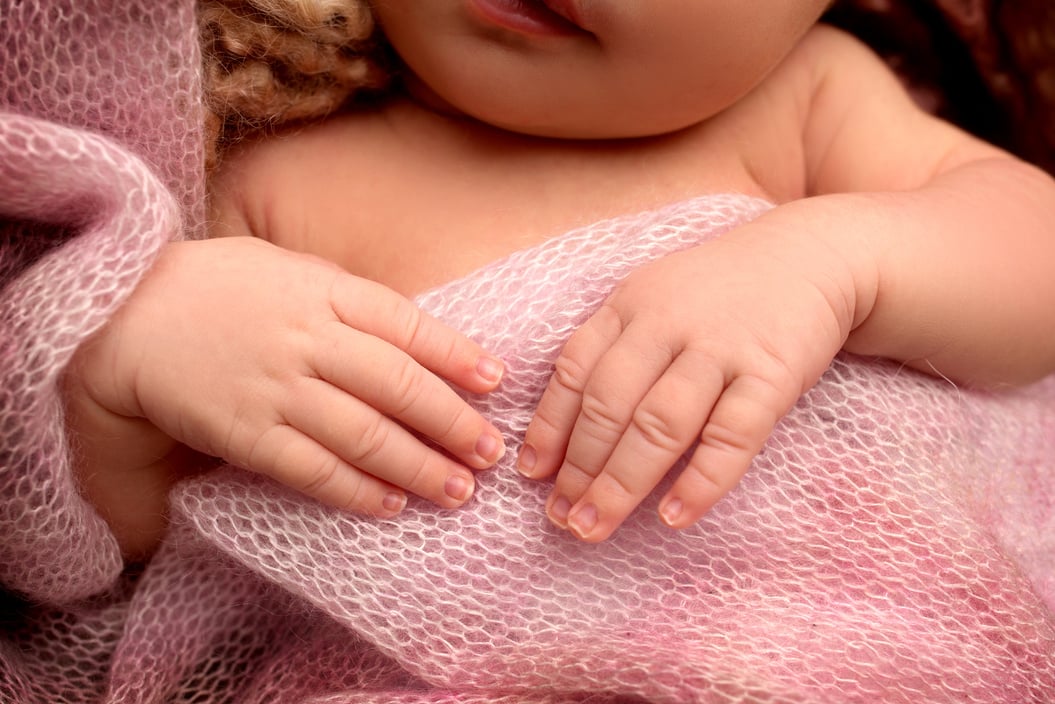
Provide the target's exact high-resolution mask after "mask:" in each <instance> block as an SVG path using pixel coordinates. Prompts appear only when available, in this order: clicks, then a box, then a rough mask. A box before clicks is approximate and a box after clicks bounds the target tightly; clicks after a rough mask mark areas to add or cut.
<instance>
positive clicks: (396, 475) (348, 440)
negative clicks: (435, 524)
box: [284, 379, 475, 508]
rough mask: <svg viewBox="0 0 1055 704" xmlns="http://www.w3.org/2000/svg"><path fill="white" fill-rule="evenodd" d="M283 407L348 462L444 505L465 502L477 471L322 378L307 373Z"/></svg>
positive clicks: (301, 426) (292, 419) (294, 423)
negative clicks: (298, 388)
mask: <svg viewBox="0 0 1055 704" xmlns="http://www.w3.org/2000/svg"><path fill="white" fill-rule="evenodd" d="M303 383H304V384H305V388H303V389H302V390H301V392H300V393H297V394H294V395H291V398H290V401H289V403H288V404H287V406H286V407H285V409H284V415H285V418H286V420H287V421H288V422H289V424H290V425H292V426H293V427H295V428H297V429H298V430H300V431H301V432H303V433H304V434H305V435H308V436H309V437H311V438H314V439H315V440H316V441H318V442H319V444H321V445H323V446H324V447H327V448H329V449H330V450H331V451H332V452H333V453H334V454H335V455H337V456H338V457H340V458H341V460H342V461H344V462H346V463H347V464H349V465H351V466H353V467H356V468H357V469H359V470H362V471H363V472H366V473H368V474H371V475H373V476H375V477H377V478H378V479H381V480H383V481H385V482H388V483H389V484H394V485H396V486H398V487H402V488H404V489H406V490H407V491H409V492H411V493H413V494H416V495H418V496H421V497H422V498H425V499H428V500H429V501H432V502H434V503H436V504H438V505H440V506H443V507H444V508H454V507H456V506H460V505H461V504H463V503H464V502H465V501H466V500H467V499H468V498H469V497H470V496H471V495H472V492H473V488H474V486H475V481H474V479H473V474H472V472H470V471H469V470H468V469H466V468H465V467H463V466H462V465H460V464H458V463H456V462H454V461H453V460H451V459H450V458H448V457H446V456H445V455H443V454H441V453H440V452H437V451H436V450H433V449H431V448H429V447H426V445H425V444H424V443H422V442H421V441H420V440H418V439H417V438H415V437H414V436H413V435H412V434H411V433H410V432H409V431H408V430H406V429H405V428H403V426H401V425H400V424H399V423H396V422H395V421H393V420H392V419H391V418H388V417H386V416H384V415H382V414H381V413H378V412H377V410H375V409H374V408H371V407H370V406H369V405H367V404H365V403H363V402H362V401H361V400H359V399H357V398H355V397H354V396H350V395H348V394H346V393H344V392H343V391H341V390H340V389H338V388H336V387H334V386H331V385H330V384H328V383H326V382H324V381H322V380H321V379H305V380H304V382H303Z"/></svg>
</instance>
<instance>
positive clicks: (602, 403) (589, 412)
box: [580, 392, 625, 434]
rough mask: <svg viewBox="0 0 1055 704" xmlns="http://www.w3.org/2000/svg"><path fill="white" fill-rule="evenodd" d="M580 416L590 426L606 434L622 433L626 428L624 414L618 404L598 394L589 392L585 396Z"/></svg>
mask: <svg viewBox="0 0 1055 704" xmlns="http://www.w3.org/2000/svg"><path fill="white" fill-rule="evenodd" d="M580 414H581V416H582V418H583V419H584V420H586V421H588V422H589V425H591V426H593V427H594V428H596V429H598V430H601V431H603V432H604V433H605V434H612V433H622V431H623V428H624V427H625V421H624V414H623V413H622V412H620V408H619V406H618V404H616V403H613V402H612V401H610V400H608V399H605V398H602V397H600V396H598V395H596V394H591V393H588V392H587V393H586V394H585V395H584V396H583V398H582V406H581V409H580Z"/></svg>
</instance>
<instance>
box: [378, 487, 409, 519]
mask: <svg viewBox="0 0 1055 704" xmlns="http://www.w3.org/2000/svg"><path fill="white" fill-rule="evenodd" d="M381 505H382V506H383V507H384V509H385V511H387V512H388V513H390V514H392V515H395V514H397V513H399V512H400V511H402V510H403V507H404V506H406V505H407V497H406V495H405V494H401V493H399V492H397V491H390V492H389V493H388V494H386V495H385V498H384V500H383V501H382V502H381Z"/></svg>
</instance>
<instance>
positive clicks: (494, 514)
mask: <svg viewBox="0 0 1055 704" xmlns="http://www.w3.org/2000/svg"><path fill="white" fill-rule="evenodd" d="M193 24H194V23H193V3H191V2H189V1H187V0H184V1H182V2H176V1H173V2H168V3H163V4H157V3H152V2H147V0H142V1H141V2H135V1H130V2H125V3H120V4H116V3H108V2H105V0H79V1H75V0H68V2H58V1H56V2H37V3H33V2H28V3H26V2H14V3H12V2H0V27H2V28H3V30H2V36H4V41H5V43H4V44H3V49H2V53H0V76H2V78H3V80H2V83H0V216H2V217H3V218H4V220H3V223H2V226H0V277H2V278H0V286H2V290H0V585H2V586H3V591H2V592H0V594H3V596H0V702H8V701H10V702H20V703H22V702H25V703H26V704H38V703H40V704H44V703H48V704H51V703H53V702H114V703H121V704H125V703H131V702H183V701H187V702H246V703H249V702H261V703H263V702H317V703H321V702H383V703H388V702H564V701H582V702H626V701H656V702H832V703H835V702H876V701H882V702H920V701H927V702H979V703H981V702H986V703H990V702H1045V701H1049V700H1050V698H1051V693H1052V692H1055V616H1053V609H1055V379H1049V380H1046V381H1044V382H1041V383H1039V384H1036V385H1034V386H1032V387H1028V388H1025V389H1019V390H1012V391H1007V392H1001V393H982V392H974V391H968V390H964V389H958V388H956V387H955V386H953V385H951V384H949V383H947V382H945V381H943V380H940V379H934V378H931V377H928V376H924V375H922V374H917V373H914V372H911V371H908V370H904V369H901V368H900V367H899V366H898V365H896V364H893V363H889V362H884V361H878V360H864V359H858V358H853V357H849V356H844V357H840V358H838V359H837V360H836V361H835V362H834V363H833V365H832V366H831V368H830V369H829V371H828V372H827V373H826V374H825V375H824V377H823V378H822V380H821V381H820V383H818V384H817V386H815V387H814V388H813V389H812V390H811V391H810V392H808V393H807V394H806V395H805V396H804V397H803V398H802V400H801V401H800V402H799V404H798V405H797V406H796V407H795V408H794V410H793V411H792V412H791V413H790V414H789V415H788V416H787V417H786V418H785V419H784V420H783V421H782V422H781V423H780V425H779V426H778V428H777V429H776V431H775V433H774V434H773V436H772V438H771V439H770V441H769V443H768V444H767V446H766V448H765V449H764V451H763V452H762V454H761V455H760V456H759V458H758V459H757V461H756V462H755V463H754V466H753V467H752V469H751V471H750V472H749V473H748V475H747V476H746V477H745V479H744V481H743V482H742V484H741V485H740V486H739V487H738V488H737V489H736V490H735V491H734V492H733V493H732V494H730V495H729V496H728V497H726V498H725V499H724V500H723V501H722V502H720V504H719V505H718V506H717V507H716V508H715V509H714V510H713V511H712V512H711V513H709V514H708V515H707V516H706V517H705V518H704V519H703V520H702V521H701V522H700V523H699V524H698V525H696V526H694V527H693V528H691V529H689V530H686V531H683V532H673V531H670V530H668V529H666V528H665V527H663V526H662V525H661V524H660V523H659V522H658V520H656V518H655V509H656V500H657V499H658V497H659V496H661V495H662V493H661V492H662V491H663V490H664V488H665V487H663V486H661V487H660V488H659V489H658V490H657V492H656V493H655V494H654V495H653V497H652V498H650V499H649V500H648V501H646V502H645V504H644V505H643V507H642V508H641V509H639V510H638V511H637V512H635V513H634V514H633V515H632V516H631V518H630V519H629V520H628V521H627V523H626V524H625V525H624V526H623V527H622V528H621V529H620V530H619V531H618V532H617V533H616V534H615V536H613V538H612V539H610V540H609V541H606V542H605V543H602V544H599V545H586V544H583V543H580V542H578V541H576V540H574V539H573V538H571V537H570V536H569V535H567V534H566V533H563V532H560V531H557V530H556V529H554V528H552V527H551V526H550V525H549V523H548V522H547V520H546V519H545V517H544V514H543V510H542V507H543V503H544V499H545V495H546V492H547V490H548V486H547V485H546V484H544V483H536V482H530V481H528V480H525V479H523V478H521V477H520V476H519V474H517V472H516V471H515V470H514V469H513V468H512V461H513V456H512V455H513V453H512V452H511V453H510V455H509V456H508V457H506V458H505V459H504V460H503V461H502V462H500V463H499V465H498V466H497V467H495V468H494V469H492V470H489V471H487V472H485V473H482V474H480V475H479V485H478V488H477V492H476V494H475V496H474V498H473V500H472V502H471V503H470V504H469V505H467V506H466V507H463V508H462V509H459V510H454V511H442V510H439V509H436V508H435V507H433V506H431V505H427V504H426V503H425V502H418V501H413V500H412V501H411V503H410V505H409V506H408V508H407V510H406V511H405V512H404V513H403V514H402V515H400V516H398V517H397V518H395V519H392V520H388V521H378V520H376V519H367V518H360V517H356V516H350V515H347V514H343V513H341V512H339V511H336V510H331V509H327V508H324V507H322V506H320V505H318V504H315V503H312V502H310V501H308V500H305V499H304V498H302V497H300V496H298V495H296V494H294V493H292V492H289V491H287V490H285V489H283V488H281V487H278V486H277V485H275V484H273V483H271V482H269V481H268V480H265V479H262V478H259V477H257V476H255V475H251V474H249V473H247V472H244V471H242V470H239V469H237V468H224V469H223V470H220V471H218V472H215V473H212V474H209V475H206V476H203V477H200V478H198V479H195V480H193V481H190V482H187V483H185V484H183V485H181V486H179V487H178V488H177V489H176V491H175V492H174V495H173V497H172V502H173V525H172V528H171V531H170V534H169V535H168V537H167V539H166V541H165V542H164V544H163V545H162V547H161V549H160V551H159V552H158V553H157V554H156V555H155V557H154V558H153V559H152V560H151V561H150V562H149V564H147V565H145V566H144V567H142V568H136V569H124V570H123V569H122V565H121V562H120V560H119V557H118V555H117V550H116V545H115V543H114V541H113V538H112V536H110V535H109V534H108V532H107V530H106V527H105V524H104V523H103V522H102V521H101V520H100V519H99V518H98V516H96V515H95V514H94V512H93V511H92V509H91V508H90V506H88V505H87V504H86V503H85V502H84V501H83V500H82V499H81V498H80V495H79V493H78V491H77V487H76V486H75V484H74V482H73V480H72V478H71V476H70V473H69V468H68V451H67V447H66V439H65V436H64V431H63V425H62V406H61V402H60V399H59V396H58V393H57V388H56V382H57V379H58V378H59V375H60V374H61V372H62V369H63V367H64V366H65V364H66V362H67V360H68V359H69V356H70V355H71V354H72V351H73V349H75V347H76V345H77V344H78V343H79V342H81V341H82V340H83V339H84V338H85V337H86V336H87V335H89V334H91V332H92V331H93V330H95V329H97V328H98V326H99V325H101V324H102V323H103V322H104V321H105V320H106V318H107V316H108V315H109V314H110V313H111V312H112V310H113V309H114V307H115V306H117V305H119V304H120V302H121V301H122V300H123V299H124V297H125V296H127V295H128V292H129V291H130V290H131V289H132V288H133V287H134V285H135V283H136V281H137V280H138V278H139V276H141V275H142V273H143V272H144V271H145V270H146V269H147V268H148V267H149V265H150V263H151V262H152V260H153V258H154V256H155V255H156V253H157V251H158V250H159V248H160V247H162V246H163V244H164V243H165V242H166V241H167V240H168V239H171V238H174V237H179V236H197V235H198V234H200V232H201V222H202V217H201V212H202V211H201V204H202V187H201V176H200V168H199V164H200V161H198V160H200V155H201V150H200V132H199V131H198V129H199V128H198V124H199V122H200V121H199V120H197V119H196V118H197V111H198V109H199V108H198V105H199V104H198V102H197V99H196V97H195V96H196V91H197V83H196V81H197V74H196V70H195V67H196V63H195V61H196V51H197V50H196V48H195V47H196V44H195V41H196V40H195V37H194V33H193ZM9 29H10V30H11V31H8V30H9ZM144 34H147V35H149V36H150V38H151V40H150V41H149V42H147V43H144V42H143V41H142V36H143V35H144ZM133 48H134V49H135V52H134V53H135V56H136V60H135V61H132V62H128V61H126V60H125V57H126V56H127V55H128V54H129V53H130V50H131V49H133ZM71 57H75V58H74V59H73V61H72V62H71ZM84 57H89V58H90V61H85V59H84ZM196 148H197V150H195V149H196ZM767 207H769V206H768V205H767V204H765V203H762V202H759V201H757V200H753V199H749V198H746V197H743V196H739V195H715V196H705V197H702V198H699V199H696V200H692V201H689V202H685V203H679V204H674V205H671V206H669V207H667V208H664V209H661V210H658V211H656V212H651V213H644V214H641V215H636V216H630V217H626V218H620V219H616V220H612V221H607V222H603V223H599V224H597V225H595V226H592V227H589V228H585V229H582V230H578V231H574V232H571V233H568V234H566V235H564V236H561V237H558V238H556V239H554V240H551V241H549V242H546V243H544V244H542V245H540V246H538V247H535V248H532V249H530V250H526V251H523V252H519V253H516V254H514V255H512V256H510V257H508V258H506V259H503V260H501V261H498V262H495V263H493V264H491V265H489V266H487V267H485V268H484V269H482V270H480V271H477V272H475V273H473V274H471V275H469V276H467V277H466V278H464V279H462V280H459V281H455V282H451V283H449V284H447V285H444V286H442V287H440V288H438V289H436V290H433V291H430V292H428V293H426V294H425V295H423V296H421V297H420V298H419V301H418V302H419V303H420V305H421V306H422V307H423V308H425V309H426V310H428V311H430V312H432V313H433V314H435V315H437V316H438V317H440V318H441V319H443V320H445V321H446V322H448V323H449V324H451V325H452V326H454V327H456V328H458V329H461V330H463V331H464V332H466V333H468V334H470V335H471V336H473V337H474V338H476V339H477V340H479V341H480V342H481V343H482V344H484V345H485V347H487V348H488V349H490V350H492V351H494V352H495V353H497V354H498V355H499V356H501V357H502V358H503V359H504V360H505V361H506V363H507V367H508V371H507V374H506V377H505V379H504V381H503V383H502V386H501V387H500V388H499V390H498V391H496V392H495V393H493V394H489V395H487V396H485V397H483V396H482V397H478V398H477V397H474V398H472V399H471V401H472V402H473V403H474V404H475V405H476V407H477V408H479V409H480V410H481V412H482V413H483V414H484V415H486V416H487V417H488V418H489V419H490V420H491V421H492V422H493V423H494V424H495V425H496V427H498V428H499V429H500V430H501V431H502V432H503V433H504V435H505V436H506V441H507V445H508V446H509V447H511V448H514V449H515V448H516V447H517V446H518V444H519V439H520V438H521V437H522V434H523V431H524V428H525V427H526V425H527V422H528V420H529V419H530V417H531V413H532V411H533V408H534V405H535V403H536V402H537V400H538V398H539V396H540V394H541V391H542V389H543V388H544V386H545V383H546V379H547V377H548V374H549V372H550V369H551V365H552V362H553V360H554V358H555V357H556V355H557V353H558V352H559V350H560V347H561V345H562V344H563V342H564V340H566V339H567V337H568V336H569V335H570V333H571V331H572V330H574V329H575V328H576V326H578V325H579V324H580V323H581V322H582V321H583V320H585V319H586V318H587V317H588V316H589V314H590V313H591V311H593V310H594V309H595V308H596V307H597V305H599V303H600V302H601V301H602V300H603V298H604V297H605V296H606V294H607V293H608V292H609V291H610V290H611V288H612V287H613V286H614V285H615V283H616V282H618V281H619V280H620V279H621V278H622V277H624V276H625V275H626V274H627V273H628V272H630V271H632V270H633V269H634V268H635V267H637V266H640V265H642V264H644V263H645V262H648V261H651V260H652V259H654V258H656V257H659V256H662V255H664V254H665V253H668V252H671V251H675V250H678V249H681V248H684V247H688V246H693V245H696V244H699V243H703V242H706V241H707V240H708V239H709V238H713V237H718V236H721V234H722V233H723V232H726V231H728V230H729V229H730V228H733V227H736V226H737V225H738V224H740V223H742V222H744V221H746V220H749V219H750V218H752V217H755V216H757V215H758V214H759V213H761V212H763V211H764V210H765V209H766V208H767Z"/></svg>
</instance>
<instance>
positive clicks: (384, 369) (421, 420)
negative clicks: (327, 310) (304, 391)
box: [312, 322, 505, 469]
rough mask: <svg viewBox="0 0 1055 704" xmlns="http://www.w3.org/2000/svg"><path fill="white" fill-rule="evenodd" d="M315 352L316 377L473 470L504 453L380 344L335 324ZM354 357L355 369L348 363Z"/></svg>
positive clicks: (439, 390) (481, 425) (486, 429)
mask: <svg viewBox="0 0 1055 704" xmlns="http://www.w3.org/2000/svg"><path fill="white" fill-rule="evenodd" d="M319 343H320V344H318V345H317V346H316V348H315V354H314V357H313V359H312V366H313V368H314V371H315V373H316V374H318V375H319V377H320V378H321V379H323V380H324V381H328V382H330V383H331V384H333V385H334V386H336V387H338V388H339V389H341V390H342V391H345V392H347V393H348V394H351V395H352V396H355V397H356V398H358V399H360V400H361V401H363V402H364V403H365V404H366V405H367V406H370V407H372V408H375V409H377V410H378V411H379V412H381V413H382V414H383V415H386V416H389V417H392V418H395V419H396V420H398V421H399V422H400V423H402V424H404V425H405V426H407V427H409V428H412V429H413V430H416V431H417V432H419V433H421V434H422V435H423V436H425V437H427V438H429V439H430V440H433V441H435V442H436V443H438V444H439V445H440V446H441V447H443V448H444V449H446V450H448V451H449V452H451V453H452V454H453V455H454V456H456V457H457V458H458V459H460V460H461V461H462V462H465V463H466V464H468V465H470V466H472V467H474V468H476V469H484V468H486V467H490V466H491V465H493V464H494V463H495V462H497V461H498V459H499V458H500V457H501V456H502V454H503V453H504V452H505V447H504V445H503V442H502V435H501V434H500V433H499V432H498V431H497V430H496V429H495V428H494V427H493V426H492V425H491V424H490V423H488V422H487V421H486V420H484V418H483V416H481V415H480V414H479V413H477V412H476V411H475V410H473V409H472V408H471V407H470V406H469V404H468V403H466V402H465V401H464V400H463V399H462V398H461V397H459V396H458V394H456V393H455V392H454V390H453V389H452V388H451V387H450V386H448V385H447V383H446V382H444V381H443V380H442V379H440V378H439V377H438V376H436V375H435V374H433V373H432V372H429V371H428V370H426V369H425V367H423V366H421V365H420V364H418V363H417V362H416V361H415V360H414V359H413V358H412V357H411V356H410V355H408V354H407V353H405V352H403V351H402V350H399V349H398V348H396V347H394V346H392V345H391V344H389V343H387V342H385V341H384V340H382V339H380V338H378V337H374V336H373V335H368V334H366V333H363V332H360V331H358V330H353V329H351V328H348V327H346V326H344V325H340V324H339V323H336V322H335V323H334V324H333V327H332V328H331V330H330V331H329V332H327V333H325V334H324V339H320V340H319ZM353 355H354V358H355V360H356V364H354V365H353V364H349V363H348V360H349V358H350V357H351V356H353Z"/></svg>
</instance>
